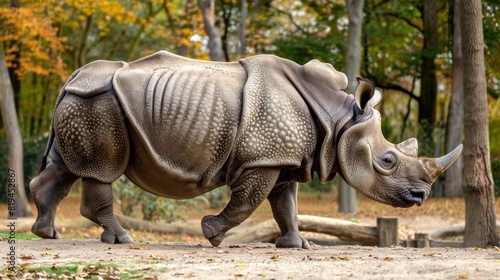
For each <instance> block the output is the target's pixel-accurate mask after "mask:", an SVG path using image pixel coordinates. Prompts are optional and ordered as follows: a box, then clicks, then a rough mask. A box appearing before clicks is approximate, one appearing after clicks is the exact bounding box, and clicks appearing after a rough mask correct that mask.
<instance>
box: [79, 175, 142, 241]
mask: <svg viewBox="0 0 500 280" xmlns="http://www.w3.org/2000/svg"><path fill="white" fill-rule="evenodd" d="M80 213H81V214H82V216H84V217H86V218H88V219H89V220H91V221H92V222H94V223H96V224H98V225H100V226H101V227H103V228H104V232H103V233H102V235H101V241H102V242H105V243H108V244H114V243H130V242H133V240H132V238H131V237H130V236H129V235H128V233H127V232H126V231H125V230H124V229H123V228H122V227H121V226H120V224H119V223H118V221H117V220H116V217H115V215H114V213H113V190H112V188H111V184H109V183H102V182H100V181H97V180H95V179H85V178H84V179H83V180H82V203H81V205H80Z"/></svg>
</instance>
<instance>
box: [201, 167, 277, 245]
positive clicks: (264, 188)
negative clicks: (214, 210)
mask: <svg viewBox="0 0 500 280" xmlns="http://www.w3.org/2000/svg"><path fill="white" fill-rule="evenodd" d="M279 172H280V171H279V169H262V168H260V169H247V170H245V171H244V172H243V173H242V174H241V175H240V176H239V178H238V179H236V180H235V181H234V182H233V183H231V184H229V186H230V189H231V192H232V193H231V199H230V200H229V202H228V204H227V205H226V207H225V208H224V210H222V212H221V213H220V214H219V215H216V216H214V215H208V216H205V217H203V219H202V220H201V228H202V230H203V235H204V236H205V238H206V239H208V241H210V243H211V244H212V245H213V246H214V247H218V246H219V245H220V243H221V242H222V240H223V239H224V235H225V234H226V232H227V231H228V230H230V229H232V228H233V227H235V226H237V225H239V224H241V223H242V222H243V221H244V220H246V219H247V218H248V217H249V216H250V215H251V214H252V213H253V212H254V211H255V209H257V207H258V206H259V205H260V204H261V203H262V202H263V201H264V200H265V198H266V197H267V196H268V194H269V192H270V191H271V189H272V188H273V186H274V184H275V183H276V180H277V179H278V176H279Z"/></svg>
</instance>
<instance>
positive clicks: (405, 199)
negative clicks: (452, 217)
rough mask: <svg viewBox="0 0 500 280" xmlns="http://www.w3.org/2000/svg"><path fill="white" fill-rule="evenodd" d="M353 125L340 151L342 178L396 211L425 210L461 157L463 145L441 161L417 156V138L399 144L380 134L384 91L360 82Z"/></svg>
mask: <svg viewBox="0 0 500 280" xmlns="http://www.w3.org/2000/svg"><path fill="white" fill-rule="evenodd" d="M358 82H359V84H358V87H357V88H356V91H355V94H354V95H355V105H354V106H355V107H356V108H355V111H357V112H360V113H359V116H358V118H357V119H360V120H358V121H355V124H354V125H352V126H351V127H349V128H348V129H347V130H345V132H344V133H343V134H342V136H341V138H340V140H339V146H338V159H339V164H340V169H341V172H340V175H341V176H342V178H343V179H344V180H345V181H346V182H347V183H348V184H349V185H350V186H351V187H353V188H355V189H356V190H358V191H360V192H361V193H363V194H364V195H366V196H368V197H370V198H372V199H374V200H376V201H379V202H382V203H385V204H389V205H392V206H395V207H411V206H413V205H415V204H417V205H419V206H420V205H421V204H422V203H423V202H424V200H425V199H426V198H427V197H428V195H429V192H430V190H431V185H432V183H433V182H434V181H435V180H436V179H437V177H438V176H439V175H440V174H441V173H442V172H444V171H445V170H446V169H447V168H448V167H450V166H451V165H452V164H453V163H454V162H455V160H456V159H457V158H458V156H459V155H460V152H461V150H462V145H459V146H458V147H457V148H455V150H453V151H452V152H451V153H449V154H447V155H445V156H443V157H440V158H427V157H418V156H417V154H418V143H417V140H416V139H415V138H411V139H408V140H406V141H404V142H402V143H399V144H392V143H390V142H388V141H387V140H386V139H385V138H384V136H383V135H382V130H381V117H380V113H379V112H378V111H377V110H375V109H374V108H373V107H375V106H376V105H377V104H378V103H379V101H380V99H381V92H380V91H379V90H378V89H376V88H375V87H374V86H373V84H372V83H371V82H370V81H368V80H364V79H362V78H358Z"/></svg>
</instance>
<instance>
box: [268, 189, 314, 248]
mask: <svg viewBox="0 0 500 280" xmlns="http://www.w3.org/2000/svg"><path fill="white" fill-rule="evenodd" d="M298 185H299V184H298V183H297V182H289V183H287V184H283V185H278V186H276V187H274V188H273V190H272V191H271V193H270V194H269V196H268V197H267V199H268V200H269V203H270V204H271V209H272V211H273V216H274V219H275V220H276V222H277V223H278V226H279V228H280V231H281V235H280V237H279V238H278V240H276V247H278V248H304V249H309V248H310V247H311V246H309V242H308V241H307V240H305V239H304V238H303V237H302V236H300V233H299V225H298V219H297V189H298Z"/></svg>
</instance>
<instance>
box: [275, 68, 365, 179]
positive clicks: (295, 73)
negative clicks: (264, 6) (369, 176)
mask: <svg viewBox="0 0 500 280" xmlns="http://www.w3.org/2000/svg"><path fill="white" fill-rule="evenodd" d="M302 67H303V66H299V65H297V64H294V63H287V62H285V63H284V65H283V68H282V69H283V71H284V72H285V76H286V77H287V78H288V80H289V81H290V82H291V83H292V84H293V85H294V87H295V89H296V90H297V92H298V93H299V94H300V95H301V96H302V98H303V99H304V101H305V102H306V103H307V105H308V107H309V111H310V113H311V116H312V117H313V119H314V121H315V124H316V127H317V131H318V137H317V139H318V142H317V143H316V152H315V158H314V163H313V165H312V171H314V172H316V173H317V174H318V175H319V178H320V181H321V182H322V183H326V182H329V181H331V180H332V179H333V178H334V177H335V175H336V173H337V172H338V170H340V168H339V165H338V159H337V144H338V140H339V139H340V136H341V135H342V133H343V132H344V131H346V130H347V129H348V128H349V127H351V126H352V125H354V124H355V123H356V122H357V121H358V120H359V116H360V114H362V112H359V108H357V106H355V101H354V96H353V95H351V94H347V93H346V92H344V91H343V89H341V88H339V87H336V86H335V85H334V84H332V83H331V82H330V81H325V82H324V83H322V82H321V81H318V80H313V81H312V80H311V79H310V78H308V77H307V76H305V75H303V74H302V72H301V70H302ZM326 71H329V70H328V69H326ZM332 71H336V70H332Z"/></svg>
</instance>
